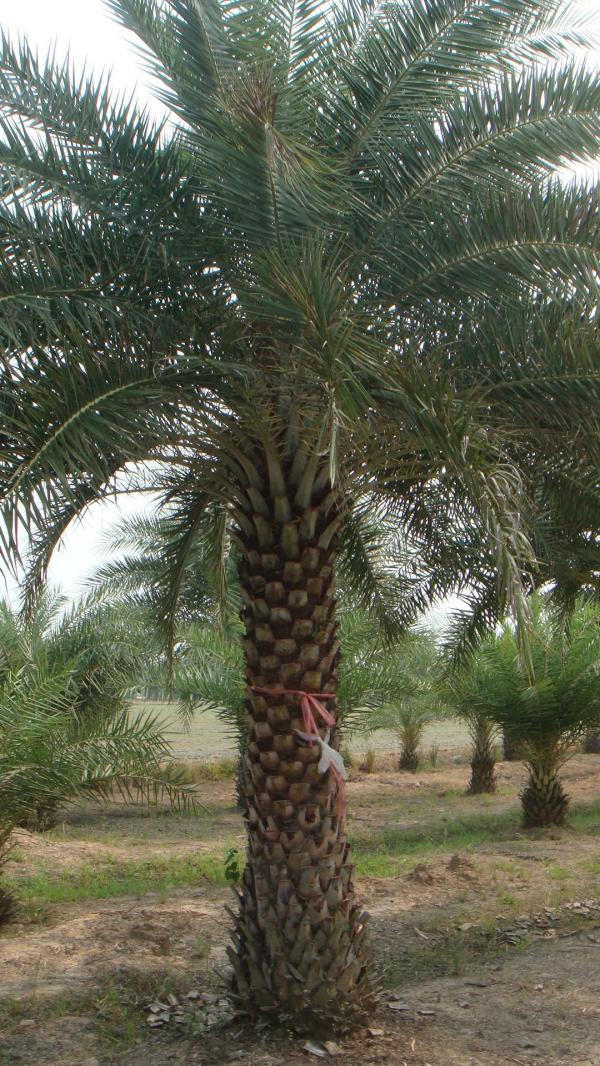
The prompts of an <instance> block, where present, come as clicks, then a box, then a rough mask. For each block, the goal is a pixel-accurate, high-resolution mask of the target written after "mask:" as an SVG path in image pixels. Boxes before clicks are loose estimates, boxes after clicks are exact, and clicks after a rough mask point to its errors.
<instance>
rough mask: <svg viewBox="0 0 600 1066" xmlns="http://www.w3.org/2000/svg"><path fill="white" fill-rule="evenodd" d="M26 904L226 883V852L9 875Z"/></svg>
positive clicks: (13, 885)
mask: <svg viewBox="0 0 600 1066" xmlns="http://www.w3.org/2000/svg"><path fill="white" fill-rule="evenodd" d="M6 880H7V882H9V883H10V885H11V886H12V888H13V890H14V892H15V895H16V896H17V898H18V899H19V900H20V901H22V903H23V904H24V905H25V906H26V907H31V906H32V905H35V906H39V905H40V904H48V903H75V902H80V901H82V900H91V899H112V898H113V897H117V896H137V897H140V896H144V895H147V894H148V893H149V892H157V893H158V894H159V895H162V894H163V893H164V894H165V895H166V894H168V892H169V891H170V890H171V889H173V888H182V887H185V886H187V885H192V884H195V883H196V882H198V881H202V880H205V881H208V882H209V883H210V884H212V885H225V884H227V880H226V877H225V869H224V855H218V856H217V855H207V854H201V855H186V856H173V857H170V858H166V859H160V858H152V859H146V860H143V861H132V860H127V861H124V862H120V861H117V860H111V861H108V862H106V861H103V862H101V863H86V864H85V865H82V866H78V867H77V868H76V869H74V870H58V871H56V870H45V871H43V872H40V873H38V874H33V875H30V876H27V877H22V878H16V877H15V878H10V879H9V878H7V879H6Z"/></svg>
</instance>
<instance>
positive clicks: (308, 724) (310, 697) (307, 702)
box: [250, 685, 335, 735]
mask: <svg viewBox="0 0 600 1066" xmlns="http://www.w3.org/2000/svg"><path fill="white" fill-rule="evenodd" d="M250 691H251V692H255V693H256V695H257V696H299V697H300V710H301V711H302V721H303V723H304V732H305V733H316V734H317V735H318V732H319V730H318V728H317V723H316V720H315V714H316V715H318V716H319V717H320V718H322V719H323V722H324V723H325V725H326V726H329V728H330V729H332V728H333V726H334V725H335V718H334V717H333V715H332V714H330V712H329V711H328V710H327V708H326V707H324V706H323V704H322V703H321V700H333V699H335V692H303V690H302V689H297V688H257V687H256V686H254V685H251V686H250Z"/></svg>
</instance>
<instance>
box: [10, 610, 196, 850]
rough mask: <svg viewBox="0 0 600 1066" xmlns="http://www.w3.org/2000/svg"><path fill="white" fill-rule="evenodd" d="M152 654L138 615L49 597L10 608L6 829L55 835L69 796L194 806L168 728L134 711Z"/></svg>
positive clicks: (146, 632)
mask: <svg viewBox="0 0 600 1066" xmlns="http://www.w3.org/2000/svg"><path fill="white" fill-rule="evenodd" d="M147 655H148V631H147V627H143V628H142V627H141V626H140V625H139V624H138V625H137V627H136V624H135V619H134V618H133V617H132V616H131V614H130V613H129V614H125V613H118V612H114V611H107V610H106V609H105V608H104V609H103V608H101V609H98V608H96V607H95V606H94V605H93V603H90V602H87V603H82V604H79V605H77V606H75V607H73V608H71V609H70V610H67V609H66V604H65V601H64V599H62V598H61V597H57V596H54V597H53V596H44V597H42V598H41V599H40V600H38V603H37V605H36V610H35V612H34V614H33V616H32V617H31V618H30V619H28V620H27V621H24V620H23V619H22V618H21V617H19V616H18V615H17V614H16V613H15V612H14V611H12V610H11V609H10V607H9V606H8V605H7V604H6V603H1V602H0V827H2V826H4V827H6V826H9V827H12V826H14V825H19V824H27V825H28V826H30V827H34V828H36V829H45V828H48V826H49V825H51V824H52V822H53V819H54V817H55V814H56V810H57V808H58V807H60V806H61V805H62V804H64V803H65V802H67V801H68V800H70V799H73V798H74V797H76V796H83V795H91V796H101V797H105V798H106V797H110V796H111V795H112V794H113V792H114V790H115V789H116V790H120V791H121V793H122V794H123V795H124V796H127V797H129V798H133V797H134V796H135V795H136V794H137V795H139V796H141V797H142V798H144V799H146V800H147V799H150V798H151V797H152V796H155V797H156V796H158V795H160V794H167V795H168V796H170V797H171V798H172V799H173V801H178V800H185V798H186V796H187V795H188V794H189V792H190V789H189V788H186V787H184V786H183V776H182V775H181V774H178V773H177V772H176V771H175V770H174V769H172V768H169V767H168V766H167V767H165V766H163V765H162V764H163V763H164V761H165V760H167V759H168V754H169V747H168V744H167V743H166V741H165V739H164V736H163V732H162V730H161V729H160V728H159V725H158V723H157V722H156V721H155V720H154V719H153V718H152V717H151V716H148V715H146V716H141V715H137V716H135V717H133V716H131V715H130V713H129V707H128V703H127V698H126V695H127V690H128V689H129V688H130V687H131V685H132V683H134V682H135V680H136V677H137V675H138V674H139V672H140V671H141V669H142V666H143V663H144V660H145V659H146V658H147ZM0 851H1V849H0Z"/></svg>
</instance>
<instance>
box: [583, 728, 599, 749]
mask: <svg viewBox="0 0 600 1066" xmlns="http://www.w3.org/2000/svg"><path fill="white" fill-rule="evenodd" d="M583 750H584V752H585V754H586V755H600V732H598V731H596V732H595V733H588V734H587V736H586V737H584V741H583Z"/></svg>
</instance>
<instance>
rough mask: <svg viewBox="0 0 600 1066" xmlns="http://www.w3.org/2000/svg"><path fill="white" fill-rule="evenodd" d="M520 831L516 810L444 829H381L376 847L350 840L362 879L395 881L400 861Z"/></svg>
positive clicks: (363, 840) (446, 825)
mask: <svg viewBox="0 0 600 1066" xmlns="http://www.w3.org/2000/svg"><path fill="white" fill-rule="evenodd" d="M518 827H519V812H518V810H517V808H514V809H512V810H509V811H503V812H500V813H496V814H487V813H479V814H474V815H465V816H463V817H461V818H456V819H454V820H452V821H447V822H445V823H444V824H443V825H437V824H431V825H427V826H422V827H417V828H414V829H396V830H394V829H391V830H390V829H384V830H383V831H382V833H381V834H380V836H379V839H378V842H377V843H376V844H373V843H372V840H373V837H372V834H371V835H370V836H368V837H367V836H355V837H354V838H353V839H352V843H353V847H354V856H355V860H356V867H357V870H358V872H359V873H360V874H362V875H363V876H365V877H381V878H386V877H395V876H396V874H397V873H399V872H400V870H401V869H402V867H403V866H404V865H405V863H404V862H403V860H409V859H410V860H413V861H414V859H415V858H420V857H426V856H427V855H430V854H432V853H433V852H437V851H460V850H469V849H472V848H474V847H475V846H476V845H477V844H484V843H488V842H489V841H494V840H498V839H500V838H501V839H510V838H511V837H514V836H515V835H516V833H517V831H518Z"/></svg>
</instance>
